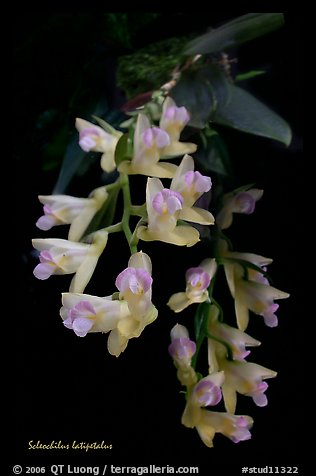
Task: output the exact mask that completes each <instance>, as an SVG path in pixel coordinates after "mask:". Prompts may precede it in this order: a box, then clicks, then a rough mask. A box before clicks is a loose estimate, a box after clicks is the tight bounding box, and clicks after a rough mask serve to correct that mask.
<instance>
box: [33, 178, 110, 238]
mask: <svg viewBox="0 0 316 476" xmlns="http://www.w3.org/2000/svg"><path fill="white" fill-rule="evenodd" d="M107 197H108V193H107V191H106V187H99V188H97V189H95V190H93V191H92V192H91V193H90V195H89V198H77V197H71V196H69V195H39V197H38V198H39V201H40V202H41V203H42V204H43V205H44V215H43V216H41V217H40V218H39V219H38V220H37V222H36V226H37V227H38V228H40V229H41V230H45V231H46V230H50V229H51V228H52V227H53V226H57V225H66V224H68V225H69V224H70V225H71V226H70V229H69V234H68V239H69V240H70V241H79V240H80V238H81V237H82V235H83V233H84V231H85V230H86V228H87V226H88V225H89V223H90V221H91V220H92V218H93V217H94V215H95V214H96V212H97V211H98V210H99V209H100V208H101V207H102V205H103V204H104V202H105V201H106V199H107Z"/></svg>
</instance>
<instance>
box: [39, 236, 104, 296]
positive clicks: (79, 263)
mask: <svg viewBox="0 0 316 476" xmlns="http://www.w3.org/2000/svg"><path fill="white" fill-rule="evenodd" d="M107 240H108V233H107V232H105V231H98V232H96V233H94V235H93V241H92V243H91V244H88V243H77V242H74V241H68V240H62V239H59V238H47V239H42V238H38V239H34V240H32V244H33V246H34V248H35V249H37V250H38V251H40V256H39V259H40V264H38V265H37V266H36V268H35V269H34V272H33V273H34V276H35V277H36V278H38V279H42V280H43V279H48V278H49V277H50V276H52V275H53V274H73V273H75V276H74V277H73V279H72V281H71V284H70V288H69V291H70V292H74V293H82V292H83V291H84V289H85V287H86V286H87V284H88V282H89V281H90V279H91V276H92V274H93V272H94V269H95V267H96V265H97V262H98V259H99V257H100V255H101V253H102V252H103V250H104V248H105V246H106V243H107Z"/></svg>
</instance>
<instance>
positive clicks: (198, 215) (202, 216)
mask: <svg viewBox="0 0 316 476" xmlns="http://www.w3.org/2000/svg"><path fill="white" fill-rule="evenodd" d="M179 219H180V220H185V221H190V222H193V223H199V224H200V225H214V221H215V220H214V217H213V215H212V214H211V213H210V212H209V211H207V210H204V208H199V207H187V206H185V205H184V206H183V208H182V210H180V214H179Z"/></svg>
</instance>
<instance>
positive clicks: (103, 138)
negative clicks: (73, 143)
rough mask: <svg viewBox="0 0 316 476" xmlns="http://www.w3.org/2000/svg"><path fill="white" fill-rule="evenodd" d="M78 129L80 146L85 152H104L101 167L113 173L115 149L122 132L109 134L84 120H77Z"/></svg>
mask: <svg viewBox="0 0 316 476" xmlns="http://www.w3.org/2000/svg"><path fill="white" fill-rule="evenodd" d="M76 128H77V130H78V132H79V145H80V147H81V148H82V150H84V151H85V152H90V151H94V152H102V157H101V167H102V169H103V170H104V171H105V172H112V171H113V170H114V169H115V168H116V165H115V148H116V145H117V143H118V140H119V138H120V136H121V135H122V133H121V132H119V131H115V134H109V133H108V132H106V131H105V130H104V129H102V128H101V127H99V126H96V125H95V124H92V122H88V121H85V120H84V119H80V118H77V119H76Z"/></svg>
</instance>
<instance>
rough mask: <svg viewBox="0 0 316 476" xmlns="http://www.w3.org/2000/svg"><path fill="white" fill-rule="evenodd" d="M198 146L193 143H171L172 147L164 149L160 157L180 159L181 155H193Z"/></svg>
mask: <svg viewBox="0 0 316 476" xmlns="http://www.w3.org/2000/svg"><path fill="white" fill-rule="evenodd" d="M196 149H197V145H196V144H192V143H191V142H171V144H170V145H168V146H167V147H165V148H164V149H162V151H161V152H160V157H165V158H167V157H178V156H179V155H185V154H193V153H194V152H196Z"/></svg>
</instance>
